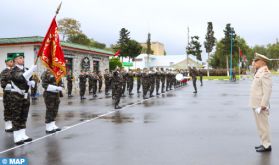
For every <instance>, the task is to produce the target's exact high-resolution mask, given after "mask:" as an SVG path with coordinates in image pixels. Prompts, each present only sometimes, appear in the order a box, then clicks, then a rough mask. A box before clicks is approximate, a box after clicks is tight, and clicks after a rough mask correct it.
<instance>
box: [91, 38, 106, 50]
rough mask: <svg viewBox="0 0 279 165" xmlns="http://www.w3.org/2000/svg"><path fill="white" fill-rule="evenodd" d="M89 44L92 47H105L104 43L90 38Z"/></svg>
mask: <svg viewBox="0 0 279 165" xmlns="http://www.w3.org/2000/svg"><path fill="white" fill-rule="evenodd" d="M90 46H93V47H95V48H99V49H105V48H106V44H104V43H101V42H98V41H95V40H94V39H91V43H90Z"/></svg>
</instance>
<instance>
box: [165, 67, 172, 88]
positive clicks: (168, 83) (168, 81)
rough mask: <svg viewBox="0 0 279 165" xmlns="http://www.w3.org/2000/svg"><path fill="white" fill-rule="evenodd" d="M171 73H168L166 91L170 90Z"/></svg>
mask: <svg viewBox="0 0 279 165" xmlns="http://www.w3.org/2000/svg"><path fill="white" fill-rule="evenodd" d="M170 74H171V73H170V72H169V71H167V72H166V84H167V85H166V91H169V89H170Z"/></svg>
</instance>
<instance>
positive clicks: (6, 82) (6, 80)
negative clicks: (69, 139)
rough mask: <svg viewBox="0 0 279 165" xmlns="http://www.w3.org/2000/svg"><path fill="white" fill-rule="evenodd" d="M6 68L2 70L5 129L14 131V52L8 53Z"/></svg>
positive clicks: (0, 76)
mask: <svg viewBox="0 0 279 165" xmlns="http://www.w3.org/2000/svg"><path fill="white" fill-rule="evenodd" d="M5 63H6V68H5V69H4V70H3V71H2V72H1V74H0V79H1V87H2V88H3V105H4V120H5V131H6V132H13V125H12V110H11V106H12V98H11V90H12V85H11V70H12V68H13V66H14V62H13V54H12V53H8V55H7V59H6V60H5Z"/></svg>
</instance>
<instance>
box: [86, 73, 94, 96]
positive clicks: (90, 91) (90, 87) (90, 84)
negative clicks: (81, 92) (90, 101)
mask: <svg viewBox="0 0 279 165" xmlns="http://www.w3.org/2000/svg"><path fill="white" fill-rule="evenodd" d="M92 74H93V73H89V74H88V75H87V78H88V92H89V94H91V93H93V86H94V79H93V76H92Z"/></svg>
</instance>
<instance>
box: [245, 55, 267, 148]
mask: <svg viewBox="0 0 279 165" xmlns="http://www.w3.org/2000/svg"><path fill="white" fill-rule="evenodd" d="M268 61H269V59H268V58H267V57H266V56H264V55H261V54H258V53H256V57H255V59H254V67H255V68H256V70H257V71H256V73H255V75H254V79H253V82H252V85H251V93H250V106H251V108H252V109H253V112H254V116H255V119H256V125H257V129H258V133H259V136H260V139H261V145H260V146H256V147H255V149H256V151H257V152H270V151H271V142H270V133H269V123H268V116H269V107H270V106H269V100H270V96H271V91H272V80H271V73H270V71H269V70H268V67H267V63H268Z"/></svg>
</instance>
